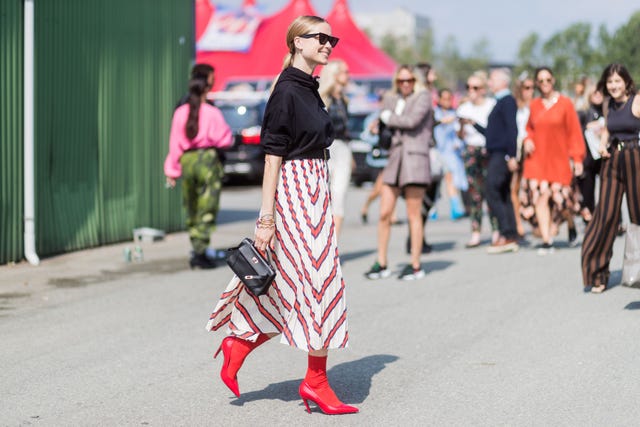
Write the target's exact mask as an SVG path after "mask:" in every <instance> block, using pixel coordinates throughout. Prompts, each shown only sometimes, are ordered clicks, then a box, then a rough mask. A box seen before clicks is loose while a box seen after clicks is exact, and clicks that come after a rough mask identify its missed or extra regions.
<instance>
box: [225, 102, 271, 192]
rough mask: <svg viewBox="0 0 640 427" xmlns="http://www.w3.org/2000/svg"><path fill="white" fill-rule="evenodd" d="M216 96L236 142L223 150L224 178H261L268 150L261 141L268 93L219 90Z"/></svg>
mask: <svg viewBox="0 0 640 427" xmlns="http://www.w3.org/2000/svg"><path fill="white" fill-rule="evenodd" d="M213 99H214V102H215V105H216V107H218V108H219V109H220V111H222V114H223V115H224V118H225V120H226V121H227V123H228V124H229V127H230V128H231V130H232V132H233V145H232V146H231V147H229V148H227V149H225V150H224V151H223V154H224V157H225V161H224V172H225V178H224V181H225V182H226V183H229V182H232V181H233V182H236V181H244V182H251V183H258V182H261V181H262V175H263V173H264V151H263V149H262V146H261V145H260V130H261V125H262V119H263V117H264V110H265V107H266V104H267V100H266V97H265V96H264V95H263V94H261V93H257V94H254V93H251V94H242V95H240V94H235V93H229V94H225V93H216V94H214V96H213Z"/></svg>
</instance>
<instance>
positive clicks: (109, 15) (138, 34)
mask: <svg viewBox="0 0 640 427" xmlns="http://www.w3.org/2000/svg"><path fill="white" fill-rule="evenodd" d="M35 14H36V169H37V177H36V180H37V184H36V186H37V188H36V194H37V202H36V239H37V249H38V254H39V255H44V256H46V255H51V254H55V253H60V252H67V251H72V250H77V249H82V248H87V247H91V246H97V245H102V244H106V243H113V242H117V241H123V240H127V239H130V238H131V237H132V233H131V232H132V229H133V228H136V227H140V226H149V227H155V228H160V229H163V230H166V231H175V230H179V229H182V228H183V227H184V225H183V224H184V220H183V213H182V209H181V203H180V197H181V195H180V192H179V191H167V190H166V189H165V188H164V174H163V172H162V165H163V161H164V157H165V155H166V152H167V147H168V134H169V128H170V123H171V115H172V113H173V107H174V105H175V102H176V100H177V99H178V98H179V96H180V95H181V94H182V93H183V92H184V90H185V87H186V81H187V79H188V71H189V67H190V65H191V61H192V58H193V43H194V41H193V2H189V1H185V0H146V1H143V0H139V1H133V2H132V1H129V0H111V1H108V2H105V1H103V0H100V1H98V0H57V1H55V2H36V10H35Z"/></svg>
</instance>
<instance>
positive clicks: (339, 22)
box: [326, 0, 396, 78]
mask: <svg viewBox="0 0 640 427" xmlns="http://www.w3.org/2000/svg"><path fill="white" fill-rule="evenodd" d="M326 19H327V21H328V22H329V24H331V31H332V32H333V35H334V36H336V37H340V42H339V43H338V46H336V48H335V49H334V50H333V53H332V54H331V59H342V60H343V61H345V62H346V63H347V65H349V72H350V74H351V75H352V76H354V77H389V78H390V77H391V76H392V75H393V73H394V71H395V69H396V63H395V62H394V61H393V59H391V58H390V57H389V56H387V54H386V53H384V52H383V51H382V50H380V49H378V48H377V47H376V46H375V45H374V44H373V43H371V41H370V40H369V38H368V37H367V36H366V34H365V33H364V32H362V31H361V30H360V29H359V28H358V26H357V25H356V24H355V22H353V18H352V16H351V12H349V7H348V6H347V0H336V2H335V3H334V5H333V9H331V11H330V12H329V15H327V17H326Z"/></svg>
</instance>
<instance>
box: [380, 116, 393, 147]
mask: <svg viewBox="0 0 640 427" xmlns="http://www.w3.org/2000/svg"><path fill="white" fill-rule="evenodd" d="M392 138H393V129H392V128H390V127H387V125H385V124H384V123H383V122H382V120H380V121H379V122H378V144H377V145H378V147H380V148H382V149H383V150H388V149H389V148H391V139H392Z"/></svg>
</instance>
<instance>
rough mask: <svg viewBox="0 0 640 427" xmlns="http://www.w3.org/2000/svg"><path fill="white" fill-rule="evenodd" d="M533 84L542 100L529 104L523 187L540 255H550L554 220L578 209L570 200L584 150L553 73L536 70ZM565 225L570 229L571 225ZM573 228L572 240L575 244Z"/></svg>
mask: <svg viewBox="0 0 640 427" xmlns="http://www.w3.org/2000/svg"><path fill="white" fill-rule="evenodd" d="M535 80H536V84H537V86H538V90H539V91H540V94H541V96H540V97H539V98H535V99H534V100H533V101H531V105H530V114H529V121H528V122H527V137H526V139H525V140H524V143H523V149H524V153H525V156H526V157H525V159H524V165H523V173H522V176H523V186H522V188H523V190H524V191H527V192H528V194H527V195H528V198H529V200H530V202H531V203H532V204H533V206H534V210H535V215H536V219H537V222H538V225H539V228H540V235H541V237H542V245H540V247H539V249H538V253H539V254H540V255H545V254H547V253H550V252H552V251H553V245H552V240H551V239H552V235H553V233H552V225H553V219H554V218H558V217H561V218H564V219H567V220H570V221H571V220H572V219H573V215H572V214H571V213H570V211H571V209H575V208H577V206H575V204H574V202H573V200H572V196H573V194H572V193H573V192H572V190H571V181H572V178H573V175H575V176H580V175H582V161H583V159H584V156H585V146H584V140H583V139H582V130H581V127H580V121H579V120H578V114H577V113H576V110H575V109H574V107H573V103H572V102H571V100H570V99H569V98H567V97H565V96H563V95H560V94H559V93H558V92H557V91H556V90H555V89H554V83H555V79H554V77H553V73H552V72H551V70H550V69H549V68H547V67H541V68H538V69H537V70H536V72H535ZM569 226H570V230H571V229H572V228H571V223H570V224H569ZM573 230H574V232H573V235H572V233H571V232H570V236H569V240H570V242H571V241H573V240H575V228H574V229H573Z"/></svg>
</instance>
